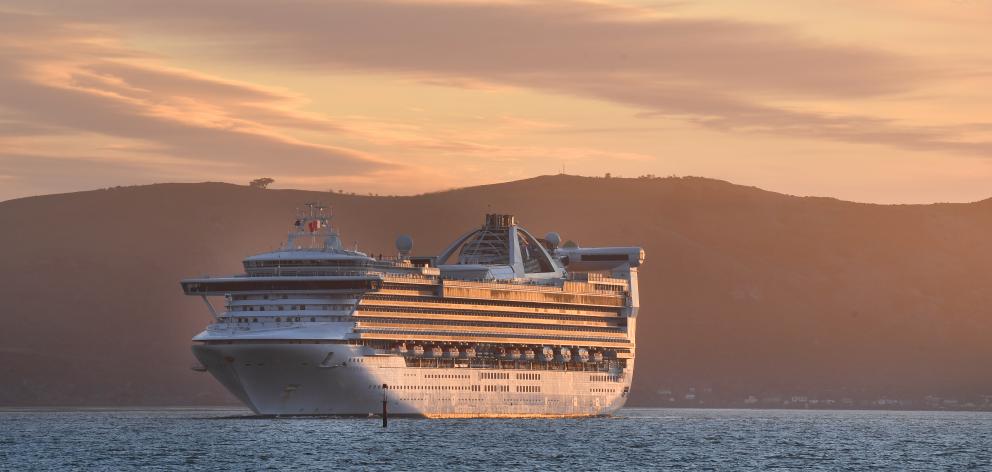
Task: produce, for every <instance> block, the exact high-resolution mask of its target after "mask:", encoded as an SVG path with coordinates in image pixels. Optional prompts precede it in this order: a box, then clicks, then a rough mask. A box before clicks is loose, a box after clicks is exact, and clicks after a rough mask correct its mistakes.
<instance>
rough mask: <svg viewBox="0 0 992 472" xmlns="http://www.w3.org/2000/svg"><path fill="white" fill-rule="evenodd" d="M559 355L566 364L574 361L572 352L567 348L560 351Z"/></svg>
mask: <svg viewBox="0 0 992 472" xmlns="http://www.w3.org/2000/svg"><path fill="white" fill-rule="evenodd" d="M558 354H559V355H560V356H561V360H563V361H565V362H570V361H571V360H572V350H571V349H569V348H567V347H563V348H561V349H559V350H558Z"/></svg>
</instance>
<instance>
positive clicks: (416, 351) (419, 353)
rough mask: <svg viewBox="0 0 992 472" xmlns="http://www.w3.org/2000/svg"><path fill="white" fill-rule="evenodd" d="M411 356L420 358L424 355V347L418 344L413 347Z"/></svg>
mask: <svg viewBox="0 0 992 472" xmlns="http://www.w3.org/2000/svg"><path fill="white" fill-rule="evenodd" d="M413 355H415V356H422V355H424V346H421V345H419V344H417V345H416V346H413Z"/></svg>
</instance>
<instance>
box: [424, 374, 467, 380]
mask: <svg viewBox="0 0 992 472" xmlns="http://www.w3.org/2000/svg"><path fill="white" fill-rule="evenodd" d="M468 377H469V376H468V375H467V374H427V375H425V376H424V378H425V379H467V378H468Z"/></svg>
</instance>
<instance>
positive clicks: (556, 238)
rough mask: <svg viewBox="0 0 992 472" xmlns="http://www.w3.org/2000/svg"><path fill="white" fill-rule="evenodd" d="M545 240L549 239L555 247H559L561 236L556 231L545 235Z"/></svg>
mask: <svg viewBox="0 0 992 472" xmlns="http://www.w3.org/2000/svg"><path fill="white" fill-rule="evenodd" d="M544 240H545V241H547V242H548V244H550V245H551V247H553V248H555V247H558V245H560V244H561V236H559V235H558V233H556V232H554V231H552V232H550V233H548V234H546V235H544Z"/></svg>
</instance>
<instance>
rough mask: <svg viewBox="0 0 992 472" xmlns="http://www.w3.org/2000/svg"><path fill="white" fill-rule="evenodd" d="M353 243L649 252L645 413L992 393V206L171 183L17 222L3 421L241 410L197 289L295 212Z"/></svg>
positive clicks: (61, 199)
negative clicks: (492, 217) (497, 218)
mask: <svg viewBox="0 0 992 472" xmlns="http://www.w3.org/2000/svg"><path fill="white" fill-rule="evenodd" d="M312 200H319V201H323V202H325V203H329V204H331V205H332V206H333V208H334V212H335V215H336V217H335V220H334V224H335V226H337V227H338V229H339V230H340V231H341V233H342V236H343V240H344V241H346V242H350V241H359V242H360V246H359V247H360V249H361V250H364V251H367V252H371V253H376V254H378V253H392V252H393V240H394V239H395V237H396V236H397V235H398V234H401V233H405V234H410V235H411V236H412V237H413V239H414V245H415V248H414V253H415V254H420V255H430V254H434V253H436V252H438V251H439V250H440V249H442V248H443V247H444V246H446V245H447V244H448V243H449V242H450V241H451V240H453V239H454V238H455V237H456V236H458V235H459V234H461V233H463V232H464V231H466V230H467V229H470V228H472V227H475V226H477V225H479V224H481V222H482V220H483V215H484V214H485V213H487V212H490V213H491V212H504V213H512V214H515V215H517V217H518V219H519V221H521V222H522V224H523V225H524V226H525V227H527V228H528V229H530V230H531V232H533V233H535V234H544V233H545V232H548V231H558V232H559V233H561V235H562V237H563V238H564V239H572V240H575V241H577V242H578V243H579V244H580V245H590V246H594V245H641V246H643V247H644V248H645V250H646V251H647V261H646V262H645V264H644V266H643V267H642V268H641V275H640V280H641V291H642V310H641V314H640V321H639V325H638V327H639V329H638V339H637V343H638V357H637V367H636V373H635V380H634V387H633V390H632V394H631V402H630V403H629V404H631V405H662V404H669V403H668V402H669V401H670V400H669V395H668V392H673V393H675V394H678V395H680V397H681V394H682V392H687V391H688V389H689V388H690V387H693V388H695V389H696V391H697V392H699V393H700V395H702V392H706V394H707V395H709V396H710V397H709V398H710V399H711V400H709V401H711V403H709V404H735V403H734V402H739V401H740V400H741V399H743V398H745V397H746V396H748V395H755V396H758V397H761V396H774V395H807V396H810V397H820V398H825V397H831V398H840V397H853V398H877V397H883V396H884V397H889V398H921V397H922V396H924V395H940V396H947V397H956V398H957V397H961V398H963V397H968V396H976V395H983V394H984V395H990V394H992V375H990V372H989V368H988V366H989V365H992V342H990V341H992V335H990V333H992V308H990V307H992V296H990V291H989V287H990V286H992V273H990V270H989V269H990V268H992V238H989V235H990V234H992V200H984V201H981V202H976V203H970V204H934V205H894V206H887V205H868V204H858V203H849V202H843V201H839V200H834V199H828V198H800V197H793V196H787V195H781V194H776V193H771V192H766V191H762V190H759V189H755V188H751V187H742V186H736V185H732V184H729V183H726V182H721V181H716V180H710V179H703V178H664V179H618V178H614V179H602V178H585V177H574V176H545V177H538V178H533V179H527V180H522V181H517V182H510V183H504V184H496V185H487V186H481V187H472V188H465V189H459V190H452V191H447V192H440V193H434V194H428V195H420V196H413V197H367V196H354V195H343V194H332V193H328V192H309V191H297V190H260V189H253V188H248V187H242V186H236V185H230V184H218V183H203V184H160V185H149V186H140V187H127V188H115V189H108V190H98V191H91V192H80V193H71V194H62V195H49V196H42V197H31V198H24V199H19V200H11V201H6V202H0V228H2V230H0V247H3V248H4V250H3V256H2V259H3V263H2V264H0V267H2V272H0V281H2V283H0V299H2V300H4V307H3V310H2V311H0V323H2V326H3V328H2V329H0V404H2V405H170V404H214V403H225V402H234V399H233V397H231V396H229V395H228V394H227V393H226V392H225V391H224V390H223V389H222V388H221V387H220V386H219V384H217V383H216V382H215V381H214V380H213V379H212V378H211V377H210V376H209V375H208V374H198V373H195V372H193V371H191V370H190V369H189V366H190V365H191V364H192V363H193V357H192V355H191V354H190V351H189V344H190V342H189V339H190V338H191V337H192V336H193V335H194V334H196V333H197V332H199V331H200V330H201V329H202V328H203V327H204V325H205V324H206V323H207V322H208V321H209V314H208V313H207V312H206V309H205V308H204V306H203V304H202V302H201V301H200V300H198V299H196V298H190V297H185V296H184V295H183V294H182V291H181V290H180V288H179V284H178V281H179V279H181V278H183V277H186V276H194V275H201V274H226V273H235V272H239V270H240V260H241V259H242V258H243V257H245V256H248V255H250V254H254V253H257V252H262V251H264V250H269V249H273V248H275V247H276V246H278V245H279V244H281V243H282V240H283V238H284V236H285V233H286V231H287V230H288V229H289V223H290V222H291V218H292V216H293V214H294V210H295V208H297V207H298V206H299V205H300V204H301V203H303V202H305V201H312Z"/></svg>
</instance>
